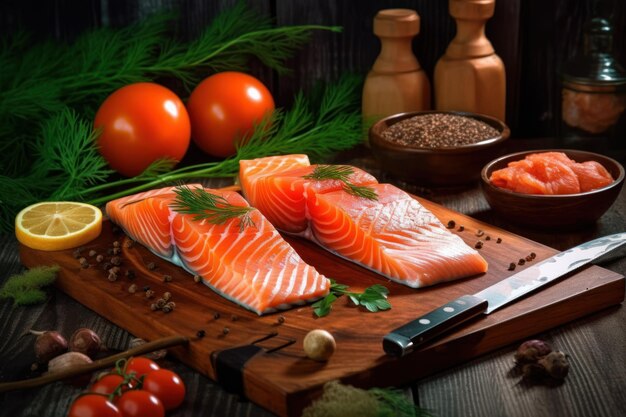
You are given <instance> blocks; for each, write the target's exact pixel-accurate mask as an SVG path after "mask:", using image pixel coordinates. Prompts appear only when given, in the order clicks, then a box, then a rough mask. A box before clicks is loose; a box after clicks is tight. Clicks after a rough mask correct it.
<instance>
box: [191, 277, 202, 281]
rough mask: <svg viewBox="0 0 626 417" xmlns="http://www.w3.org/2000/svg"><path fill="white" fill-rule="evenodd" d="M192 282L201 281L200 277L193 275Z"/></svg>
mask: <svg viewBox="0 0 626 417" xmlns="http://www.w3.org/2000/svg"><path fill="white" fill-rule="evenodd" d="M193 280H194V282H200V281H202V277H200V275H194V276H193Z"/></svg>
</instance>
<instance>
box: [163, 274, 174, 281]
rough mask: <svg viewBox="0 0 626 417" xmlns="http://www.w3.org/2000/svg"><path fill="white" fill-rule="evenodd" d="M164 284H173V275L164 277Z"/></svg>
mask: <svg viewBox="0 0 626 417" xmlns="http://www.w3.org/2000/svg"><path fill="white" fill-rule="evenodd" d="M163 282H172V276H171V275H163Z"/></svg>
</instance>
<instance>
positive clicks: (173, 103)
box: [94, 83, 191, 177]
mask: <svg viewBox="0 0 626 417" xmlns="http://www.w3.org/2000/svg"><path fill="white" fill-rule="evenodd" d="M94 127H95V128H102V133H101V134H100V137H99V138H98V146H99V148H100V153H101V154H102V156H103V157H104V159H106V160H107V162H108V163H109V165H110V166H111V168H113V169H114V170H116V171H117V172H119V173H120V174H123V175H126V176H129V177H131V176H136V175H139V174H141V173H142V172H143V171H144V170H145V169H146V168H147V167H148V165H150V164H151V163H152V162H154V161H155V160H157V159H162V158H171V159H175V160H177V161H180V160H181V159H182V158H183V156H185V152H187V148H188V147H189V141H190V136H191V125H190V124H189V115H188V114H187V110H186V109H185V106H184V104H183V102H182V101H181V100H180V98H178V96H176V94H174V93H173V92H172V91H171V90H168V89H167V88H165V87H163V86H161V85H158V84H154V83H136V84H130V85H127V86H125V87H122V88H120V89H119V90H117V91H115V92H114V93H113V94H111V95H110V96H109V97H107V99H106V100H104V102H103V103H102V105H101V106H100V108H99V109H98V112H97V113H96V118H95V121H94Z"/></svg>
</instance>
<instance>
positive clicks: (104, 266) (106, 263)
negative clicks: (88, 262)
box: [102, 262, 113, 271]
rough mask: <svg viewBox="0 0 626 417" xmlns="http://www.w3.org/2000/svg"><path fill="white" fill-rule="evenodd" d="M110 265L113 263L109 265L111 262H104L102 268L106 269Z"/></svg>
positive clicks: (109, 267) (110, 266)
mask: <svg viewBox="0 0 626 417" xmlns="http://www.w3.org/2000/svg"><path fill="white" fill-rule="evenodd" d="M112 267H113V265H111V262H105V263H103V264H102V269H104V270H105V271H108V270H109V269H111V268H112Z"/></svg>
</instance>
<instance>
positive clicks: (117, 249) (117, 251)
mask: <svg viewBox="0 0 626 417" xmlns="http://www.w3.org/2000/svg"><path fill="white" fill-rule="evenodd" d="M120 253H122V250H121V249H120V248H113V255H119V254H120Z"/></svg>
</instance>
